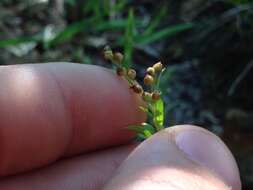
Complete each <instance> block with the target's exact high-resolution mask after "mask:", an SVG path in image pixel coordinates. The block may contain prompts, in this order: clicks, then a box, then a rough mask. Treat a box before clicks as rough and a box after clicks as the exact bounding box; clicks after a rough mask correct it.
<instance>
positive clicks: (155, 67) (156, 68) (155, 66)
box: [153, 62, 163, 72]
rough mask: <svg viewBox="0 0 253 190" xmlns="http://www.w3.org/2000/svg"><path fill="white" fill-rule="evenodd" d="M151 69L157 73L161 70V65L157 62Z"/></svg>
mask: <svg viewBox="0 0 253 190" xmlns="http://www.w3.org/2000/svg"><path fill="white" fill-rule="evenodd" d="M153 68H154V69H155V72H159V71H161V70H162V69H163V64H162V63H161V62H158V63H156V64H154V65H153Z"/></svg>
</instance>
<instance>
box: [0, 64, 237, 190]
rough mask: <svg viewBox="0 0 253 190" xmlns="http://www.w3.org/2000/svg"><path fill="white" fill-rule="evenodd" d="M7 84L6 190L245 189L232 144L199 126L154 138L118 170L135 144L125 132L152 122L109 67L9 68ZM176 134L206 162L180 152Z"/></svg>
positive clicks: (0, 184) (0, 79)
mask: <svg viewBox="0 0 253 190" xmlns="http://www.w3.org/2000/svg"><path fill="white" fill-rule="evenodd" d="M0 85H1V87H2V90H1V92H0V105H1V107H0V137H1V138H0V147H1V149H0V150H1V151H0V176H6V177H2V179H1V180H0V189H3V190H10V189H11V190H13V189H14V190H15V189H18V190H19V189H20V190H22V189H26V190H27V189H28V190H29V189H49V190H50V189H87V190H91V189H92V190H93V189H94V190H96V189H101V188H103V186H104V184H105V183H107V185H106V186H105V187H104V188H105V189H124V190H129V189H144V190H146V189H178V190H179V189H219V190H223V189H228V187H229V186H232V187H233V190H239V189H240V188H241V187H240V179H239V174H238V169H237V166H236V163H235V161H234V159H233V157H232V155H231V153H230V152H229V151H228V149H227V148H226V146H224V144H223V143H222V142H221V141H220V140H219V139H218V138H217V137H216V136H214V135H213V134H211V133H208V132H207V131H205V130H204V129H200V128H196V127H193V126H178V127H175V128H170V129H167V130H166V131H163V132H160V133H159V134H157V135H154V137H151V138H150V139H149V140H147V141H145V142H144V143H142V144H141V145H140V146H138V148H136V149H135V150H134V152H133V153H131V155H130V156H129V157H128V158H127V160H126V161H124V162H123V164H122V165H121V167H120V168H119V169H117V167H118V165H120V164H121V163H122V161H123V160H124V159H125V158H126V157H127V156H128V154H129V153H130V152H131V151H132V149H133V148H134V146H135V145H128V146H127V145H126V146H120V145H122V144H125V143H127V142H130V139H131V138H132V137H133V134H132V132H130V131H128V130H125V129H124V126H127V125H129V124H133V123H140V122H142V121H144V119H145V116H144V115H143V114H142V112H140V111H139V110H138V106H137V105H138V104H140V99H139V98H138V96H136V95H133V94H131V93H130V91H129V90H128V87H127V84H125V82H124V81H122V80H119V79H118V78H117V76H115V75H114V74H112V73H111V72H108V71H107V70H106V69H103V68H100V67H95V66H84V65H78V64H56V63H55V64H37V65H20V66H7V67H4V66H3V67H1V68H0ZM184 131H190V135H187V133H183V132H184ZM179 134H183V135H179ZM184 134H186V135H184ZM201 134H202V135H201ZM176 136H178V137H179V139H181V140H178V142H179V141H180V142H181V143H179V144H181V145H179V146H180V147H181V148H182V147H184V149H186V152H187V151H188V153H189V154H192V158H193V159H196V160H201V161H200V163H199V162H195V161H192V159H190V158H188V157H187V156H186V154H185V153H183V152H182V151H180V149H178V146H177V145H176V143H175V142H176V141H177V140H175V139H177V138H176ZM180 136H181V137H180ZM182 136H184V137H185V138H182ZM112 146H118V147H115V148H109V147H112ZM105 148H106V149H105ZM102 149H104V150H102ZM96 150H97V151H96ZM98 150H100V151H98ZM81 153H82V155H80V156H77V155H78V154H81ZM66 157H68V158H66ZM60 158H61V159H60ZM63 158H65V159H63ZM56 160H58V161H56ZM49 164H51V165H49ZM35 168H37V169H35ZM31 169H34V170H33V171H30V170H31ZM116 169H117V172H116V174H115V170H116ZM27 171H29V172H27ZM10 174H17V175H16V176H9V177H8V176H7V175H10ZM112 176H113V177H112Z"/></svg>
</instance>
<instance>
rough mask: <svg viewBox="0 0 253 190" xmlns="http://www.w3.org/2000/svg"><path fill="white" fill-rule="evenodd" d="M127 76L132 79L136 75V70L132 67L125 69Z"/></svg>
mask: <svg viewBox="0 0 253 190" xmlns="http://www.w3.org/2000/svg"><path fill="white" fill-rule="evenodd" d="M127 76H128V77H129V78H130V79H132V80H134V79H135V77H136V71H135V70H133V69H129V70H128V71H127Z"/></svg>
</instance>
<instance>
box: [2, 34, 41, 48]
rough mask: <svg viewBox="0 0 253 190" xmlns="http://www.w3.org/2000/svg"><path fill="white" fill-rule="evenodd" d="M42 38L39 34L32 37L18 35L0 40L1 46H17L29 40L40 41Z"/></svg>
mask: <svg viewBox="0 0 253 190" xmlns="http://www.w3.org/2000/svg"><path fill="white" fill-rule="evenodd" d="M39 40H40V39H39V38H38V37H37V36H32V37H17V38H13V39H6V40H1V41H0V48H3V47H8V46H17V45H20V44H23V43H28V42H38V41H39Z"/></svg>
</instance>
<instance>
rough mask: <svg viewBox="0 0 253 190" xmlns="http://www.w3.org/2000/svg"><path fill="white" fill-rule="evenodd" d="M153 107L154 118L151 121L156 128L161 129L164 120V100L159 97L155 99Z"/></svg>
mask: <svg viewBox="0 0 253 190" xmlns="http://www.w3.org/2000/svg"><path fill="white" fill-rule="evenodd" d="M153 108H154V118H153V120H154V121H153V122H154V125H155V126H156V128H157V129H158V130H161V129H162V128H163V122H164V102H163V100H162V99H159V100H158V101H156V102H155V103H154V105H153Z"/></svg>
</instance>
